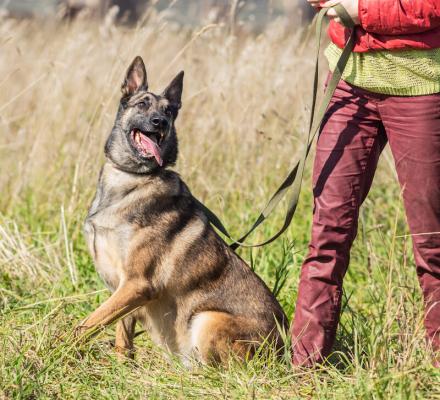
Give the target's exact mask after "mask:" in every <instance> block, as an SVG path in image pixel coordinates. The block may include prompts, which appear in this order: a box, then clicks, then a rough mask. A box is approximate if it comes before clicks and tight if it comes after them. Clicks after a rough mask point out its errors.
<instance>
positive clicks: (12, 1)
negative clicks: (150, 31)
mask: <svg viewBox="0 0 440 400" xmlns="http://www.w3.org/2000/svg"><path fill="white" fill-rule="evenodd" d="M149 7H154V8H155V9H156V10H157V11H159V12H160V11H163V10H168V12H167V15H166V18H167V20H169V21H172V22H174V23H175V24H176V25H190V26H197V25H204V24H206V23H213V22H215V23H218V22H222V21H223V22H228V21H229V22H231V19H232V20H234V22H235V23H236V24H237V25H239V26H246V27H247V28H249V29H253V30H256V31H261V30H262V29H264V27H265V26H266V25H267V23H268V22H270V21H272V20H274V19H276V18H278V17H285V18H288V19H289V20H290V21H291V22H292V23H307V22H308V21H309V20H310V19H311V18H312V17H313V10H312V9H311V7H310V6H308V4H307V3H306V2H305V1H304V0H232V1H231V0H1V1H0V10H1V13H2V14H3V15H9V16H12V17H16V18H29V17H39V18H49V17H52V18H61V19H73V18H78V17H80V18H84V17H92V18H101V19H102V18H104V17H105V16H106V15H107V14H108V13H109V11H110V10H113V11H111V12H112V14H113V15H114V18H115V20H117V21H118V23H121V24H130V25H131V24H136V23H137V22H139V20H140V19H141V18H142V16H143V15H144V14H145V12H146V11H147V9H148V8H149Z"/></svg>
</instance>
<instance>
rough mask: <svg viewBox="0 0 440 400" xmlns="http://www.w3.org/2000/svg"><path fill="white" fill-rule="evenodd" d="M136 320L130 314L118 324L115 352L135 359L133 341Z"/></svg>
mask: <svg viewBox="0 0 440 400" xmlns="http://www.w3.org/2000/svg"><path fill="white" fill-rule="evenodd" d="M135 326H136V318H135V317H134V316H133V315H132V314H130V315H128V316H126V317H125V318H123V319H120V320H119V321H118V322H117V323H116V337H115V350H116V352H117V353H118V354H121V355H122V356H125V357H128V358H134V351H133V350H134V346H133V339H134V333H135Z"/></svg>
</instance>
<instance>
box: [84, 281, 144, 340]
mask: <svg viewBox="0 0 440 400" xmlns="http://www.w3.org/2000/svg"><path fill="white" fill-rule="evenodd" d="M151 293H152V290H151V287H149V286H147V285H145V284H143V283H142V284H140V283H139V281H137V282H134V281H129V282H125V283H123V284H122V285H121V286H120V287H118V289H117V290H116V291H115V292H114V293H113V294H112V295H111V296H110V297H109V298H108V299H107V300H106V301H105V302H104V303H103V304H101V305H100V306H99V307H98V308H97V309H96V310H95V311H94V312H92V313H91V314H90V315H89V317H88V318H87V319H85V320H84V321H83V322H82V323H81V325H80V326H79V327H77V332H80V333H84V332H90V333H92V332H94V331H95V330H96V329H99V328H101V327H104V326H106V325H109V324H111V323H112V322H114V321H116V320H117V319H118V318H121V317H124V316H126V315H128V314H129V313H130V312H132V311H133V310H135V309H136V308H138V307H141V306H143V305H144V304H146V303H147V302H148V301H149V300H150V299H151Z"/></svg>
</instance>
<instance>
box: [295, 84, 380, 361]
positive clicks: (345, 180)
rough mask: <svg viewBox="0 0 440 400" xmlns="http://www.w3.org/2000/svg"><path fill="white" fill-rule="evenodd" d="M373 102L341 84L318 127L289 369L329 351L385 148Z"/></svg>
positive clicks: (366, 94) (355, 89)
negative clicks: (361, 217)
mask: <svg viewBox="0 0 440 400" xmlns="http://www.w3.org/2000/svg"><path fill="white" fill-rule="evenodd" d="M378 98H379V97H378V96H375V95H370V94H368V92H366V91H363V90H360V89H357V88H353V87H351V86H349V85H348V84H346V83H345V82H341V83H340V84H339V86H338V89H337V90H336V93H335V96H334V98H333V100H332V103H331V105H330V107H329V109H328V111H327V116H326V120H325V121H324V123H323V128H322V132H321V135H320V137H319V139H318V144H317V150H316V157H315V164H314V170H313V194H314V212H313V226H312V235H311V241H310V245H309V253H308V255H307V258H306V259H305V261H304V264H303V266H302V270H301V278H300V283H299V290H298V300H297V304H296V310H295V317H294V321H293V326H292V350H293V357H292V361H293V364H294V365H313V364H314V363H316V362H320V361H322V360H323V358H325V357H326V356H327V355H328V354H329V352H330V350H331V347H332V346H333V342H334V339H335V334H336V328H337V324H338V321H339V313H340V306H341V294H342V279H343V277H344V275H345V272H346V270H347V266H348V262H349V253H350V248H351V245H352V242H353V240H354V238H355V236H356V231H357V220H358V211H359V206H360V205H361V203H362V201H363V199H364V198H365V196H366V195H367V193H368V190H369V188H370V185H371V182H372V179H373V175H374V172H375V169H376V165H377V161H378V158H379V155H380V153H381V151H382V149H383V147H384V145H385V143H386V137H385V134H384V130H383V126H382V124H381V121H380V119H379V116H378V114H377V109H376V100H377V99H378Z"/></svg>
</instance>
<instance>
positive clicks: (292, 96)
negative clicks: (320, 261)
mask: <svg viewBox="0 0 440 400" xmlns="http://www.w3.org/2000/svg"><path fill="white" fill-rule="evenodd" d="M0 48H1V53H2V56H1V57H0V132H1V135H0V171H1V174H0V193H1V196H0V398H30V399H34V398H50V399H53V398H62V399H69V398H93V399H95V398H96V399H98V398H99V399H100V398H127V399H133V398H152V399H156V398H158V399H159V398H160V399H162V398H164V399H168V398H170V399H171V398H173V399H174V398H201V397H205V398H211V397H212V398H274V399H291V398H301V399H302V398H322V399H330V398H337V399H339V398H345V399H362V398H365V399H371V398H374V399H416V398H417V399H420V398H427V399H428V398H431V399H434V398H440V373H439V371H438V370H437V371H436V370H434V369H433V368H432V367H431V364H430V361H429V353H428V352H427V349H426V346H425V342H424V331H423V321H422V304H421V293H420V289H419V287H418V283H417V280H416V274H415V268H414V263H413V258H412V253H411V243H410V238H409V237H408V236H407V235H408V231H407V227H406V224H405V217H404V213H403V209H402V203H401V195H400V189H399V187H398V185H397V183H396V179H395V173H394V167H393V160H392V157H391V155H390V153H389V152H388V150H386V151H385V153H384V155H383V157H382V160H381V163H380V166H379V170H378V173H377V176H376V179H375V183H374V185H373V188H372V190H371V193H370V196H369V198H368V199H367V201H366V202H365V204H364V206H363V208H362V214H361V223H360V226H359V234H358V238H357V240H356V243H355V245H354V249H353V253H352V259H351V264H350V268H349V271H348V274H347V277H346V280H345V286H344V290H345V295H344V307H343V314H342V320H341V324H340V327H339V330H338V339H337V345H336V347H335V352H334V354H333V355H332V357H331V358H330V360H329V363H328V364H327V365H325V366H322V367H320V368H316V369H313V370H302V369H294V368H292V367H291V366H290V363H289V357H288V352H287V353H286V356H285V357H284V360H276V359H274V358H273V357H271V356H270V355H269V356H267V357H260V358H257V359H255V360H253V361H252V362H250V363H249V364H247V365H245V366H243V365H238V364H236V363H233V362H232V363H231V365H229V366H227V367H226V368H221V369H219V368H206V367H200V368H197V369H196V370H193V371H189V370H187V369H185V368H184V367H183V366H182V365H181V364H180V363H179V362H178V361H177V360H173V359H169V357H166V355H165V354H163V352H162V351H161V350H160V349H158V348H156V347H155V346H154V345H152V343H151V342H150V341H149V338H148V335H146V334H143V335H140V336H139V337H138V338H137V339H136V348H137V352H136V357H135V360H134V361H132V362H125V363H121V362H118V361H117V359H116V357H115V356H114V353H113V351H112V349H111V346H109V344H108V343H109V341H110V340H111V339H112V338H113V336H114V329H113V328H108V329H106V330H105V331H104V332H103V333H102V334H101V335H99V336H98V337H96V338H95V339H94V340H92V341H91V342H90V343H89V344H87V345H76V344H74V343H73V342H72V340H71V338H70V333H71V331H72V328H73V327H74V326H75V325H76V324H77V323H78V322H79V321H81V319H83V318H84V317H85V316H86V315H87V314H88V313H89V312H91V311H92V310H93V309H95V308H96V307H97V306H98V305H99V304H100V303H102V302H103V301H104V300H105V299H106V298H107V297H108V295H109V293H108V291H107V290H106V289H105V288H104V285H103V284H102V282H101V281H100V279H99V278H98V276H97V274H96V272H95V270H94V267H93V263H92V260H91V258H90V256H89V254H88V252H87V250H86V247H85V243H84V237H83V234H82V222H83V220H84V217H85V215H86V212H87V208H88V205H89V203H90V201H91V199H92V197H93V193H94V188H95V183H96V180H97V175H98V172H99V169H100V166H101V165H102V163H103V160H104V156H103V144H104V141H105V139H106V137H107V135H108V133H109V130H110V128H111V126H112V123H113V120H114V116H115V112H116V108H117V103H118V99H119V93H120V92H119V88H120V83H121V81H122V78H123V75H124V71H125V69H126V68H127V66H128V64H129V62H130V61H131V60H132V59H133V58H134V56H135V55H137V54H140V55H142V57H143V58H144V60H145V62H146V64H147V69H148V77H149V82H150V87H151V90H153V91H157V92H160V91H161V90H162V89H163V88H164V87H165V85H166V84H167V83H168V81H169V80H170V79H171V78H172V77H173V76H174V75H175V74H176V73H177V72H178V71H179V70H181V69H184V70H185V84H184V96H183V109H182V113H181V115H180V116H179V119H178V120H177V130H178V135H179V140H180V156H179V162H178V164H177V166H176V169H177V170H178V171H179V172H180V173H181V175H182V177H183V178H184V180H185V181H186V182H187V183H188V185H189V187H190V188H191V190H192V191H193V193H194V194H195V195H196V196H197V197H198V198H199V199H200V200H202V201H204V202H205V203H206V204H207V205H209V206H210V207H211V208H212V209H214V210H215V211H216V212H217V213H218V214H219V215H220V216H221V217H222V219H223V220H224V222H225V224H226V225H227V226H228V227H230V229H231V231H232V232H233V234H234V235H235V236H238V235H239V234H240V233H242V232H243V231H244V230H245V229H246V227H248V226H249V225H250V224H251V222H252V220H253V218H255V217H256V215H257V213H258V210H260V209H261V208H262V206H263V205H264V203H265V200H266V199H267V198H268V196H269V195H270V194H271V192H273V191H274V189H275V188H276V186H277V184H278V183H280V182H281V180H282V178H283V177H284V175H285V174H286V172H287V171H288V169H289V167H290V166H291V165H292V164H293V162H294V161H295V160H296V159H297V157H298V155H299V154H300V152H301V149H302V146H303V142H304V135H305V126H306V122H307V118H308V107H309V101H310V90H311V78H312V77H311V72H312V69H313V57H312V53H313V45H312V44H311V43H310V42H308V41H307V40H306V35H305V32H303V31H300V30H294V29H292V27H289V26H286V25H284V24H283V23H282V22H275V23H274V24H273V25H271V26H269V27H268V28H267V29H266V30H265V31H264V32H263V33H261V34H259V35H258V36H254V35H251V34H246V33H242V34H239V36H238V37H236V38H234V37H231V36H228V29H226V28H225V27H222V26H208V27H205V28H204V29H203V30H201V31H197V30H196V31H193V30H189V29H180V30H179V29H177V28H176V27H174V26H172V25H170V24H169V23H167V22H166V21H165V20H164V19H162V18H161V15H160V14H158V15H150V16H149V19H148V20H147V21H146V23H145V24H144V25H142V26H141V27H140V28H136V29H134V28H133V29H128V28H125V27H119V28H115V27H113V26H111V25H109V24H107V25H100V24H99V23H94V22H92V23H91V22H87V21H86V22H83V21H78V22H72V23H69V24H64V25H60V24H58V23H54V22H51V21H13V20H2V21H1V24H0ZM324 74H325V72H324V69H323V75H324ZM310 170H311V162H309V163H308V165H307V173H306V181H305V184H304V188H303V192H302V195H301V201H300V206H299V209H298V211H297V214H296V216H295V219H294V221H293V223H292V226H291V228H290V229H289V231H288V232H287V234H286V235H284V236H283V238H282V239H280V240H278V241H277V242H275V243H274V244H272V245H270V246H267V247H264V248H262V249H257V250H252V251H250V250H240V254H241V255H242V256H243V257H244V258H245V259H246V260H247V261H248V262H249V263H250V264H251V265H252V267H253V268H254V269H255V270H256V272H257V273H258V274H259V275H260V276H261V277H262V278H263V279H264V280H265V282H266V283H267V284H268V285H269V287H270V288H271V289H274V291H275V292H276V295H277V297H278V299H279V301H280V302H281V304H282V306H283V307H284V309H285V311H286V313H287V315H288V316H289V318H292V315H293V312H294V308H295V300H296V296H297V283H298V276H299V271H300V266H301V262H302V260H303V258H304V256H305V254H306V251H307V240H308V236H309V231H310V221H311V214H312V200H311V185H310ZM281 221H282V208H281V210H280V211H279V212H277V213H276V215H275V216H274V217H273V218H271V219H270V220H269V221H268V222H267V223H266V224H265V225H264V227H263V228H262V229H260V230H259V231H258V233H257V234H255V235H254V236H253V238H252V241H259V240H262V239H263V238H265V237H268V236H269V235H270V234H271V233H274V232H275V231H276V229H277V227H279V226H280V223H281Z"/></svg>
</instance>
